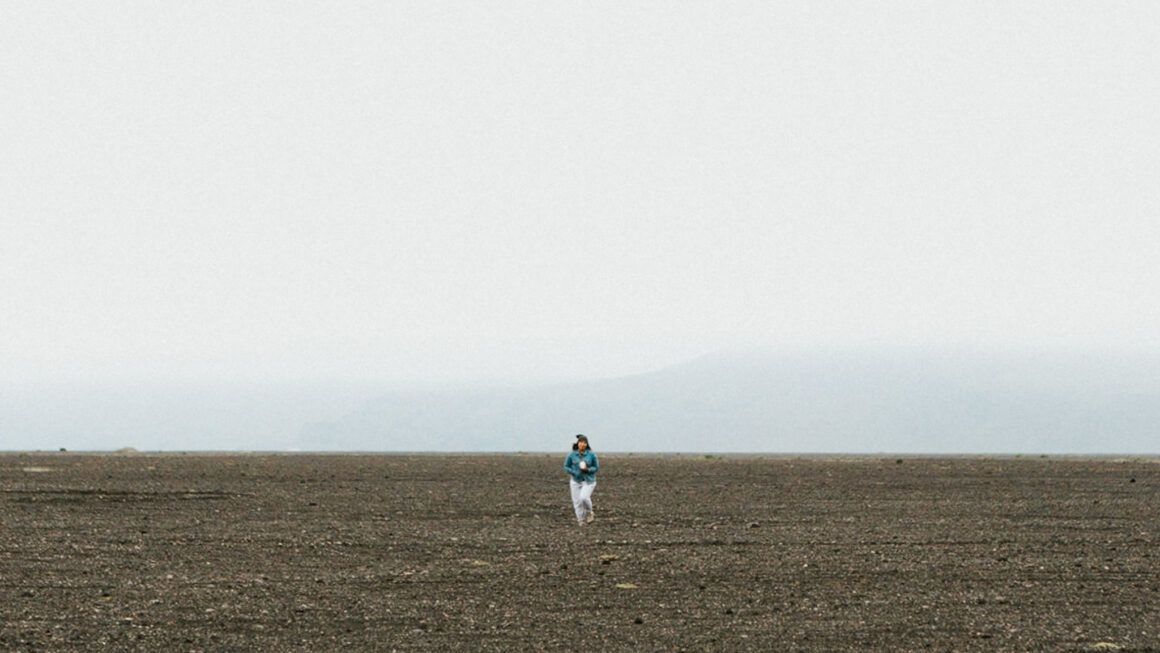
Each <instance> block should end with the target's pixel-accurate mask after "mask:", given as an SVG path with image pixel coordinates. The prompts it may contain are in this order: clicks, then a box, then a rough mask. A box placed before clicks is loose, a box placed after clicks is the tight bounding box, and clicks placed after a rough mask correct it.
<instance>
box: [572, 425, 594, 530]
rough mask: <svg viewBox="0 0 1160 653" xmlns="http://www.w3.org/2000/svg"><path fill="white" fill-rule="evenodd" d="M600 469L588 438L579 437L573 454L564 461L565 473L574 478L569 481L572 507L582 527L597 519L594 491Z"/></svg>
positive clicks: (573, 446)
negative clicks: (593, 498)
mask: <svg viewBox="0 0 1160 653" xmlns="http://www.w3.org/2000/svg"><path fill="white" fill-rule="evenodd" d="M599 468H600V463H598V462H597V461H596V454H594V453H592V450H591V449H589V448H588V437H587V436H584V435H577V436H576V442H575V443H574V444H573V445H572V453H570V454H568V458H566V459H565V460H564V471H566V472H568V474H569V475H570V476H571V477H572V478H571V479H570V480H569V481H568V484H569V485H570V486H571V487H572V507H573V508H574V509H575V510H576V522H577V523H578V524H580V525H581V526H583V525H584V524H590V523H592V520H593V519H596V513H595V512H593V510H592V491H593V490H595V489H596V470H597V469H599Z"/></svg>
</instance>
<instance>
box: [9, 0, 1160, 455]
mask: <svg viewBox="0 0 1160 653" xmlns="http://www.w3.org/2000/svg"><path fill="white" fill-rule="evenodd" d="M1158 24H1160V5H1157V4H1156V3H1153V2H1118V3H1080V2H1020V3H985V2H940V3H909V2H883V3H869V4H868V3H852V2H851V3H818V2H779V3H765V2H761V3H758V2H754V3H724V4H722V3H691V2H676V3H624V2H608V3H604V2H583V3H579V2H501V3H469V2H462V3H460V2H409V3H390V2H366V3H357V2H347V3H321V2H318V3H309V2H308V3H272V2H269V3H263V2H259V3H235V2H198V3H160V4H159V3H145V2H126V3H111V4H109V3H89V2H5V3H3V4H2V5H0V88H2V89H3V94H2V98H0V383H3V386H0V387H4V388H6V394H7V395H8V397H7V401H6V404H7V405H9V406H10V408H9V413H7V415H8V417H7V418H5V417H3V415H0V438H3V440H2V441H0V449H29V448H48V447H55V446H57V444H59V445H60V446H70V447H77V446H83V447H88V448H102V447H104V448H115V447H118V446H122V445H134V446H140V447H141V448H183V449H197V448H205V447H209V448H230V446H229V445H230V444H231V443H232V444H234V445H237V446H246V447H258V448H275V449H280V448H287V447H289V446H290V445H287V444H285V442H290V439H289V438H288V439H287V440H286V441H285V442H277V441H273V440H269V439H262V438H259V437H257V436H256V435H255V436H252V437H250V438H249V439H245V438H244V437H243V438H242V439H240V440H238V439H233V438H234V436H233V435H223V432H222V431H221V430H220V429H219V430H217V431H215V430H214V429H213V428H210V427H204V429H203V431H198V430H197V429H194V428H193V427H192V426H191V427H190V429H188V430H187V431H185V432H184V433H185V435H183V431H182V429H181V427H180V425H176V426H174V425H173V424H172V423H171V424H170V425H169V426H170V427H171V428H172V431H171V432H167V435H164V436H160V435H157V434H156V433H153V434H152V435H142V436H133V435H132V434H131V433H129V432H128V431H124V432H123V433H124V438H123V439H124V441H118V440H117V439H118V437H119V436H118V431H117V430H116V428H114V427H108V428H105V429H104V430H103V431H102V430H101V429H98V428H96V427H95V426H94V427H92V428H91V429H90V430H89V435H77V434H76V433H77V432H79V430H84V429H83V428H82V427H77V426H67V425H65V422H64V421H61V422H58V423H55V424H56V427H55V428H47V427H43V426H35V424H44V423H49V422H45V420H44V419H40V418H37V419H33V418H32V417H28V416H27V414H26V413H20V412H19V411H20V410H24V409H18V408H12V407H11V406H15V405H17V404H20V405H24V403H28V404H29V405H33V404H35V405H37V406H43V407H44V409H43V411H42V412H43V413H44V414H49V413H51V412H53V410H54V409H53V408H52V406H58V405H64V404H67V403H70V401H71V400H70V401H65V400H59V401H58V403H56V404H54V403H53V400H49V399H43V395H36V396H37V397H41V399H37V400H36V401H32V400H28V401H26V399H27V397H29V396H32V395H33V394H36V392H39V391H36V390H34V389H33V388H38V387H43V386H45V385H46V384H47V385H52V386H69V387H79V386H78V385H77V384H79V385H80V386H87V387H98V386H100V387H103V385H102V384H141V385H144V386H149V385H156V384H163V383H196V384H203V385H204V384H222V383H233V384H237V383H249V384H276V383H291V382H292V383H297V384H304V383H322V382H326V383H332V384H346V385H345V386H343V387H353V386H354V385H359V384H361V385H359V387H361V388H363V389H362V390H359V391H358V392H354V391H351V392H349V393H347V394H344V395H342V397H343V398H335V399H333V400H329V399H319V397H318V395H316V394H314V395H312V394H311V393H310V392H305V391H299V392H304V396H312V397H313V400H314V401H316V402H318V403H320V404H324V405H323V406H321V407H319V408H318V410H317V411H315V412H313V413H311V415H310V416H309V418H307V417H303V418H302V419H303V421H309V422H311V423H315V422H317V423H322V422H326V421H328V420H335V421H341V420H342V419H344V418H343V415H346V414H348V413H349V411H351V410H354V409H355V407H356V406H358V405H360V404H361V402H363V401H366V400H370V399H372V398H373V397H374V396H375V394H374V392H371V391H370V390H367V389H366V388H368V387H371V386H376V384H377V385H378V386H383V387H387V386H389V387H391V388H394V389H398V388H400V387H410V386H409V384H423V385H424V387H429V386H430V385H432V384H441V383H448V382H454V383H457V384H461V383H467V382H469V383H472V384H487V383H548V382H553V381H573V382H580V381H584V380H598V379H605V378H616V377H623V376H626V375H634V374H641V373H647V372H653V371H656V370H661V369H665V368H667V367H668V366H672V365H677V364H680V363H683V362H685V361H688V360H690V359H695V358H697V357H699V356H702V355H704V354H709V353H713V352H719V351H737V350H746V351H747V350H750V349H753V348H760V349H761V350H762V351H823V352H825V351H834V350H842V351H850V350H861V349H873V350H876V351H878V350H881V349H883V348H886V349H891V350H893V349H899V348H901V349H904V350H908V351H920V352H921V351H932V350H939V351H942V350H948V349H949V350H952V351H955V352H964V351H966V352H972V351H983V350H986V351H993V350H1001V351H1030V350H1033V351H1045V350H1049V351H1052V352H1064V353H1066V352H1088V353H1085V354H1083V355H1084V356H1091V354H1090V352H1116V355H1117V356H1125V357H1126V358H1127V359H1129V360H1131V359H1133V358H1136V357H1137V355H1138V356H1140V357H1144V358H1146V357H1149V356H1154V355H1156V354H1157V353H1160V302H1158V301H1157V299H1156V298H1157V297H1160V264H1157V252H1158V251H1160V248H1158V245H1160V183H1157V180H1160V127H1158V124H1160V121H1157V119H1156V116H1157V115H1160V50H1157V48H1156V47H1155V27H1156V25H1158ZM1144 358H1136V359H1137V360H1143V359H1144ZM1101 378H1102V377H1101ZM1138 381H1139V384H1138V386H1137V390H1135V391H1134V392H1137V394H1141V393H1142V394H1143V395H1146V396H1148V397H1151V396H1152V395H1151V394H1149V393H1152V392H1153V391H1154V389H1155V388H1156V387H1157V386H1156V384H1155V383H1154V381H1155V379H1153V378H1151V377H1147V378H1143V379H1142V380H1140V379H1138ZM70 384H72V385H70ZM360 393H361V394H360ZM227 394H228V393H227ZM61 396H67V393H66V395H61ZM336 396H337V395H336ZM20 397H24V398H25V399H21V398H20ZM74 398H75V396H74ZM88 400H89V401H94V402H95V401H97V400H95V399H92V397H91V396H90V397H89V398H88ZM279 401H280V402H281V404H280V405H287V406H292V407H293V408H294V410H299V411H302V410H305V408H304V407H303V406H304V404H303V403H302V402H300V401H297V400H290V399H286V398H285V397H283V398H282V399H281V400H279ZM37 402H40V403H37ZM71 403H74V404H77V403H83V402H71ZM276 403H278V402H276ZM109 405H116V404H115V402H114V404H109ZM392 405H393V404H392ZM1115 405H1120V404H1115ZM1133 405H1135V404H1133ZM204 406H206V407H208V408H207V409H206V412H216V413H218V414H219V416H225V417H222V419H223V420H224V419H226V418H227V417H228V415H229V414H230V413H229V412H228V411H220V410H216V409H214V408H212V407H214V406H220V402H219V403H218V404H214V403H213V402H209V403H206V404H204ZM653 408H655V407H653ZM678 409H679V406H675V407H674V410H678ZM29 410H31V409H29ZM158 410H160V409H158ZM328 410H329V411H330V412H327V411H328ZM1147 410H1151V408H1148V409H1147ZM66 412H67V411H66ZM98 412H99V411H98V410H97V409H95V408H93V409H90V410H89V412H88V413H83V415H93V414H97V413H98ZM1148 414H1150V413H1148ZM22 415H24V416H22ZM81 415H82V414H81V413H77V414H76V415H73V416H72V417H74V418H75V419H76V420H78V421H81V422H83V421H85V420H87V419H89V417H82V416H81ZM570 415H572V417H573V418H575V414H570ZM66 417H68V416H67V415H66V416H64V417H61V419H62V420H65V418H66ZM282 418H284V419H286V420H289V422H287V424H289V423H290V422H293V426H285V428H287V429H290V428H293V429H298V426H299V424H298V422H295V421H294V420H293V419H291V418H290V417H288V416H287V415H286V414H285V413H282ZM769 418H770V419H771V420H776V415H770V416H769ZM38 419H39V420H40V421H37V420H38ZM191 419H192V418H191ZM158 420H161V418H158ZM801 420H802V423H805V422H806V421H808V420H807V419H806V418H805V417H803V418H801ZM576 421H577V420H576V419H573V420H572V421H570V422H568V423H561V424H559V433H550V434H548V435H549V436H550V437H556V436H558V435H561V434H562V435H564V436H567V435H569V434H570V433H574V432H580V431H584V430H585V428H584V424H577V423H575V422H576ZM580 421H582V420H580ZM171 422H172V420H171ZM150 423H153V422H150ZM221 423H224V422H221ZM238 423H239V424H240V422H238ZM127 424H128V422H127ZM191 424H192V422H191ZM280 424H281V423H280ZM5 425H7V427H6V426H5ZM555 426H556V424H555V423H554V422H553V421H552V420H551V419H549V418H545V419H544V421H543V428H544V429H546V430H550V429H553V428H555ZM774 426H775V424H773V423H772V422H771V428H773V427H774ZM5 428H6V430H7V432H6V433H5V432H4V429H5ZM128 428H129V427H128V426H126V429H128ZM238 428H240V427H238ZM271 428H272V427H271ZM279 428H282V426H279ZM312 428H313V427H312ZM497 428H502V425H501V426H499V427H497ZM610 428H611V426H610ZM38 429H39V430H38ZM97 432H100V433H103V435H101V436H100V437H96V436H94V435H92V433H97ZM256 432H257V431H252V433H256ZM1105 435H1106V434H1105ZM239 437H240V436H239ZM529 437H530V436H529ZM550 437H549V439H546V440H544V442H543V448H545V449H549V450H551V449H554V448H556V447H557V445H558V444H559V443H558V442H556V441H554V440H552V439H550ZM1075 437H1076V438H1080V436H1078V435H1077V436H1075ZM1080 439H1082V438H1080ZM1076 441H1078V440H1076ZM66 443H68V444H67V445H66ZM529 443H530V444H529ZM594 443H595V438H594ZM299 444H300V442H299ZM412 444H414V443H413V441H412ZM624 444H625V446H622V447H620V448H621V449H623V450H631V449H632V448H633V447H632V446H631V442H625V443H624ZM702 444H703V443H702ZM360 446H365V447H371V448H373V444H372V445H366V444H363V445H360ZM384 446H385V447H386V448H393V447H395V445H391V446H387V445H384ZM433 446H434V445H433ZM447 446H448V447H456V446H462V444H461V443H460V444H448V445H447ZM512 446H524V447H530V448H537V445H536V441H534V440H529V439H524V440H519V441H518V442H517V441H513V444H512ZM657 446H663V445H659V444H658V445H657ZM689 446H692V445H689ZM1133 446H1135V445H1133ZM411 448H417V449H423V448H425V447H424V446H423V445H422V443H420V444H418V445H417V446H413V447H411ZM435 448H439V447H437V446H436V447H435ZM734 448H736V449H739V450H745V449H750V450H767V449H772V450H776V449H778V447H777V443H776V442H770V443H764V442H756V441H754V442H748V441H747V442H739V443H737V444H736V445H735V447H734ZM833 448H835V449H841V448H842V447H841V442H840V441H838V440H835V444H834V447H833ZM847 448H848V449H850V450H856V449H858V445H857V444H856V442H854V441H850V444H849V446H848V447H847ZM890 448H891V447H890V444H889V442H888V441H883V442H881V443H876V444H875V449H876V450H881V449H887V450H889V449H890ZM906 448H907V449H912V448H914V447H913V446H909V445H908V446H907V447H906ZM1039 448H1047V449H1050V448H1051V447H1050V446H1040V447H1039ZM1075 448H1077V447H1075V446H1072V447H1071V448H1070V449H1069V448H1066V447H1065V448H1064V449H1065V450H1072V449H1075ZM1079 448H1080V449H1082V448H1083V447H1079ZM1112 448H1115V446H1114V445H1113V447H1112ZM1127 448H1132V447H1127ZM935 449H938V448H937V447H935ZM1091 449H1092V450H1100V447H1099V446H1097V445H1096V444H1094V443H1093V444H1092V447H1091Z"/></svg>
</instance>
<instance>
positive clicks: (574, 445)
mask: <svg viewBox="0 0 1160 653" xmlns="http://www.w3.org/2000/svg"><path fill="white" fill-rule="evenodd" d="M581 440H583V441H584V444H588V436H587V435H584V434H583V433H578V434H576V441H575V442H573V443H572V451H579V450H580V441H581ZM588 450H589V451H592V447H591V446H589V447H588Z"/></svg>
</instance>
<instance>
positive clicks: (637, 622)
mask: <svg viewBox="0 0 1160 653" xmlns="http://www.w3.org/2000/svg"><path fill="white" fill-rule="evenodd" d="M632 623H634V624H643V623H644V619H641V618H640V617H637V618H636V619H633V620H632Z"/></svg>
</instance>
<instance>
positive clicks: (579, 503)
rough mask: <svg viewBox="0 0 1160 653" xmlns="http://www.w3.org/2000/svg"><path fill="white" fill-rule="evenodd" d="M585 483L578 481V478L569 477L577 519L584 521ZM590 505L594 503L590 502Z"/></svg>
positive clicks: (573, 507)
mask: <svg viewBox="0 0 1160 653" xmlns="http://www.w3.org/2000/svg"><path fill="white" fill-rule="evenodd" d="M584 485H585V484H584V483H578V482H577V481H576V479H569V481H568V486H569V487H570V488H571V489H572V509H573V510H575V511H576V521H578V522H580V523H584V502H583V498H582V495H583V492H584ZM589 505H592V504H591V502H589Z"/></svg>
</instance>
